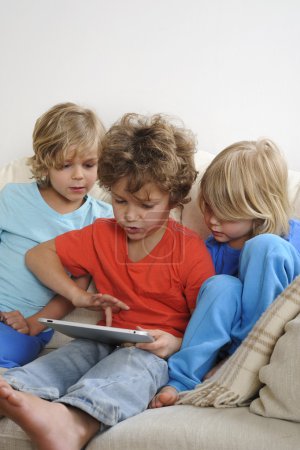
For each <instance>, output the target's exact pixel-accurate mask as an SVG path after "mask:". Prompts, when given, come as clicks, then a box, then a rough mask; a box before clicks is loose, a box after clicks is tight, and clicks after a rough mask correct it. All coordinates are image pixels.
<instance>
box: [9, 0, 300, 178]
mask: <svg viewBox="0 0 300 450" xmlns="http://www.w3.org/2000/svg"><path fill="white" fill-rule="evenodd" d="M299 22H300V2H299V1H298V0H264V1H261V0H226V1H223V0H151V1H150V0H109V1H108V0H0V37H1V39H0V62H1V70H0V100H1V108H0V135H1V151H0V166H2V165H3V164H5V163H7V162H9V161H11V159H13V158H18V157H20V156H25V155H29V154H31V152H32V150H31V133H32V129H33V126H34V122H35V120H36V118H37V117H38V116H39V115H40V114H41V113H42V112H44V111H45V110H46V109H48V108H49V107H50V106H52V105H53V104H55V103H57V102H62V101H74V102H78V103H81V104H83V105H86V106H90V107H92V108H94V109H95V110H96V111H97V112H98V113H99V115H100V116H101V117H102V119H103V121H104V123H105V125H106V126H109V125H110V124H111V123H112V122H113V121H114V120H116V119H117V118H119V117H120V116H121V115H122V114H123V113H125V112H128V111H134V112H140V113H155V112H164V113H168V114H172V115H176V116H179V117H181V118H182V119H183V121H184V122H185V124H186V125H187V126H189V127H191V128H192V129H193V130H194V131H195V133H196V134H197V137H198V146H199V149H200V150H204V151H209V152H213V153H217V152H218V151H220V150H221V149H222V148H224V147H225V146H227V145H228V144H231V143H232V142H234V141H237V140H240V139H256V138H257V137H259V136H269V137H271V138H273V139H274V140H275V141H276V142H277V143H278V144H279V146H280V147H281V148H282V149H283V151H284V153H285V155H286V157H287V159H288V163H289V167H290V168H292V169H295V170H299V169H300V160H299V158H298V156H297V155H298V152H299V149H298V147H299V144H300V127H299V124H298V120H299V104H300V83H299V79H300V52H299V42H300V27H299Z"/></svg>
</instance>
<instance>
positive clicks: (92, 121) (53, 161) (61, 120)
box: [28, 102, 105, 186]
mask: <svg viewBox="0 0 300 450" xmlns="http://www.w3.org/2000/svg"><path fill="white" fill-rule="evenodd" d="M104 134H105V128H104V126H103V124H102V122H101V121H100V119H99V118H98V116H97V115H96V114H95V113H94V112H93V111H92V110H90V109H87V108H83V107H82V106H79V105H76V104H75V103H70V102H67V103H59V104H57V105H54V106H53V107H52V108H50V109H49V110H48V111H46V112H45V113H44V114H42V115H41V116H40V117H39V118H38V119H37V121H36V123H35V127H34V130H33V135H32V138H33V150H34V156H32V157H31V158H28V164H29V165H30V166H31V172H32V174H33V177H34V178H35V179H36V181H37V183H38V184H39V185H43V186H48V185H49V177H48V171H49V169H50V168H55V169H61V168H62V167H63V164H64V159H65V155H66V153H67V151H68V150H69V149H70V148H72V147H74V148H75V151H76V153H79V154H80V153H82V152H86V151H90V150H91V149H96V150H97V153H98V155H99V154H100V152H101V150H102V139H103V136H104Z"/></svg>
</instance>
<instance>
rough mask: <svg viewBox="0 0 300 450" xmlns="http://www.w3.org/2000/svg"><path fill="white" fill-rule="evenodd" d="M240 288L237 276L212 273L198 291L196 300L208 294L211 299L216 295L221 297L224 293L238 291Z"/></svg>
mask: <svg viewBox="0 0 300 450" xmlns="http://www.w3.org/2000/svg"><path fill="white" fill-rule="evenodd" d="M241 289H242V285H241V282H240V280H239V279H238V278H236V277H233V276H231V275H214V276H213V277H210V278H208V279H207V280H206V281H205V282H204V283H203V284H202V286H201V289H200V291H199V294H198V297H197V302H198V301H199V299H200V298H201V299H203V296H208V297H209V298H211V299H213V298H216V297H220V298H223V297H224V295H226V294H227V293H229V295H231V293H234V294H236V293H238V294H239V293H240V292H241Z"/></svg>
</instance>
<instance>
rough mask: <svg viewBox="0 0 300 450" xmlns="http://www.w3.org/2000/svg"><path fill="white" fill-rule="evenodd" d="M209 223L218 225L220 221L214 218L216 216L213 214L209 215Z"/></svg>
mask: <svg viewBox="0 0 300 450" xmlns="http://www.w3.org/2000/svg"><path fill="white" fill-rule="evenodd" d="M210 223H211V224H212V225H218V224H219V223H220V222H219V220H218V219H217V218H216V216H214V215H213V214H212V215H211V216H210Z"/></svg>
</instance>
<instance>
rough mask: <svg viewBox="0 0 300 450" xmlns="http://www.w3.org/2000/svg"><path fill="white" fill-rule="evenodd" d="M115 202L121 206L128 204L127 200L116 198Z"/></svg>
mask: <svg viewBox="0 0 300 450" xmlns="http://www.w3.org/2000/svg"><path fill="white" fill-rule="evenodd" d="M114 201H115V202H116V203H118V204H119V205H121V204H123V203H126V201H125V200H121V199H120V198H114Z"/></svg>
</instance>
